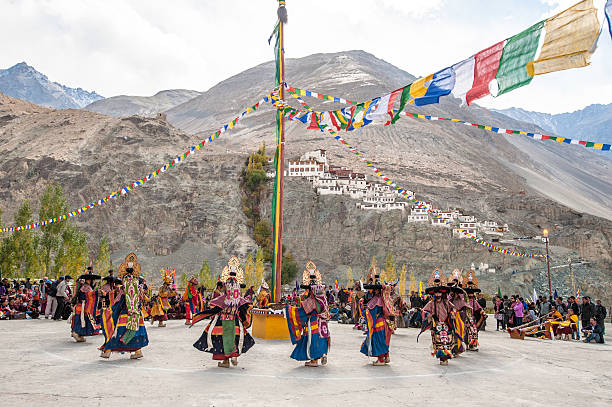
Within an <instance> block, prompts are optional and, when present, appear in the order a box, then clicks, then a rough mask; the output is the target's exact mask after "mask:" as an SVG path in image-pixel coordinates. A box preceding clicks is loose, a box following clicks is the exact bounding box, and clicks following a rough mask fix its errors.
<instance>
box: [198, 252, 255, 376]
mask: <svg viewBox="0 0 612 407" xmlns="http://www.w3.org/2000/svg"><path fill="white" fill-rule="evenodd" d="M221 282H222V283H223V285H224V287H225V292H224V293H223V294H222V295H220V296H218V297H216V298H214V299H212V300H211V301H210V302H209V307H211V308H209V309H207V310H204V311H202V312H199V313H198V314H196V315H195V316H194V318H193V323H192V326H193V324H195V323H196V322H199V321H201V320H203V319H204V318H207V317H210V316H212V320H211V322H210V323H209V324H208V325H207V326H206V328H205V329H204V332H203V333H202V336H200V339H198V340H197V341H196V343H194V344H193V346H194V347H195V348H196V349H198V350H200V351H203V352H209V353H212V354H213V360H218V361H219V362H218V363H217V366H219V367H224V368H229V367H230V361H231V364H232V365H234V366H237V365H238V356H240V355H241V354H243V353H246V352H247V351H248V350H249V349H251V347H252V346H253V345H254V344H255V341H254V340H253V338H252V337H251V335H250V334H249V332H248V331H247V328H249V327H250V326H251V314H250V312H249V310H250V308H251V307H252V304H251V303H250V302H249V301H247V300H245V299H244V298H243V297H242V295H241V294H240V288H244V287H245V285H244V271H243V270H242V268H241V267H240V261H239V260H238V258H236V257H232V258H231V259H230V260H229V262H228V264H227V266H225V268H223V271H222V273H221Z"/></svg>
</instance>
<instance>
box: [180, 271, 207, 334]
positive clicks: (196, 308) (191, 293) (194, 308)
mask: <svg viewBox="0 0 612 407" xmlns="http://www.w3.org/2000/svg"><path fill="white" fill-rule="evenodd" d="M198 284H199V283H198V280H197V279H196V278H195V276H191V278H190V279H189V282H188V283H187V288H186V289H185V292H184V293H183V301H185V325H191V324H192V323H193V317H194V315H195V314H197V313H198V312H200V311H202V310H203V309H204V306H203V301H202V295H201V294H200V292H199V291H198Z"/></svg>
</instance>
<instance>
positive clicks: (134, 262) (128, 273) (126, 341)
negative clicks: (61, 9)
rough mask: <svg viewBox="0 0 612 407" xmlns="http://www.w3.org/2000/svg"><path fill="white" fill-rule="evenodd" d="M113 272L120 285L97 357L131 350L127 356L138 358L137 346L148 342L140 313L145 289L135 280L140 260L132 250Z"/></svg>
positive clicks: (139, 346)
mask: <svg viewBox="0 0 612 407" xmlns="http://www.w3.org/2000/svg"><path fill="white" fill-rule="evenodd" d="M117 276H118V277H119V278H120V279H121V285H122V287H121V289H120V291H119V297H118V299H117V303H116V304H115V305H114V306H113V307H112V308H113V309H112V318H111V320H110V321H109V324H112V326H110V327H109V332H112V335H110V337H109V339H108V340H107V341H106V342H105V343H104V344H103V345H102V346H101V347H100V350H101V351H102V354H101V355H100V357H102V358H105V359H108V358H109V357H110V355H111V352H122V353H123V352H132V354H131V355H130V359H140V358H142V356H143V355H142V350H141V349H142V348H144V347H145V346H147V345H148V344H149V337H148V336H147V329H146V328H145V325H144V318H143V317H142V307H141V303H142V302H143V301H144V299H145V293H144V292H142V288H141V286H140V282H139V277H140V264H139V263H138V258H137V257H136V255H135V254H134V253H130V254H128V255H127V257H126V258H125V261H124V262H123V263H121V266H119V271H118V273H117ZM105 323H106V322H105Z"/></svg>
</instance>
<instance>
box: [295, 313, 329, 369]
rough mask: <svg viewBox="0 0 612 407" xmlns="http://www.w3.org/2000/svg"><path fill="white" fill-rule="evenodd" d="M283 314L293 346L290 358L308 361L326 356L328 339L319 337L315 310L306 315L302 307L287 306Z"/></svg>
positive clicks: (317, 318) (317, 316) (317, 317)
mask: <svg viewBox="0 0 612 407" xmlns="http://www.w3.org/2000/svg"><path fill="white" fill-rule="evenodd" d="M285 313H286V314H285V315H287V325H288V328H289V336H290V338H291V343H292V344H294V345H295V348H294V349H293V352H291V358H292V359H295V360H301V361H308V360H314V359H319V358H320V357H322V356H324V355H326V354H327V352H328V349H329V338H324V337H322V336H321V333H320V331H319V314H318V313H317V312H316V310H315V311H312V312H311V313H310V314H306V311H304V308H303V307H293V306H289V305H287V306H285ZM309 334H310V335H309Z"/></svg>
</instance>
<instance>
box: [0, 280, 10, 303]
mask: <svg viewBox="0 0 612 407" xmlns="http://www.w3.org/2000/svg"><path fill="white" fill-rule="evenodd" d="M8 285H9V282H8V280H7V279H6V278H3V279H2V283H0V297H4V296H6V295H8ZM7 306H8V303H7Z"/></svg>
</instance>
